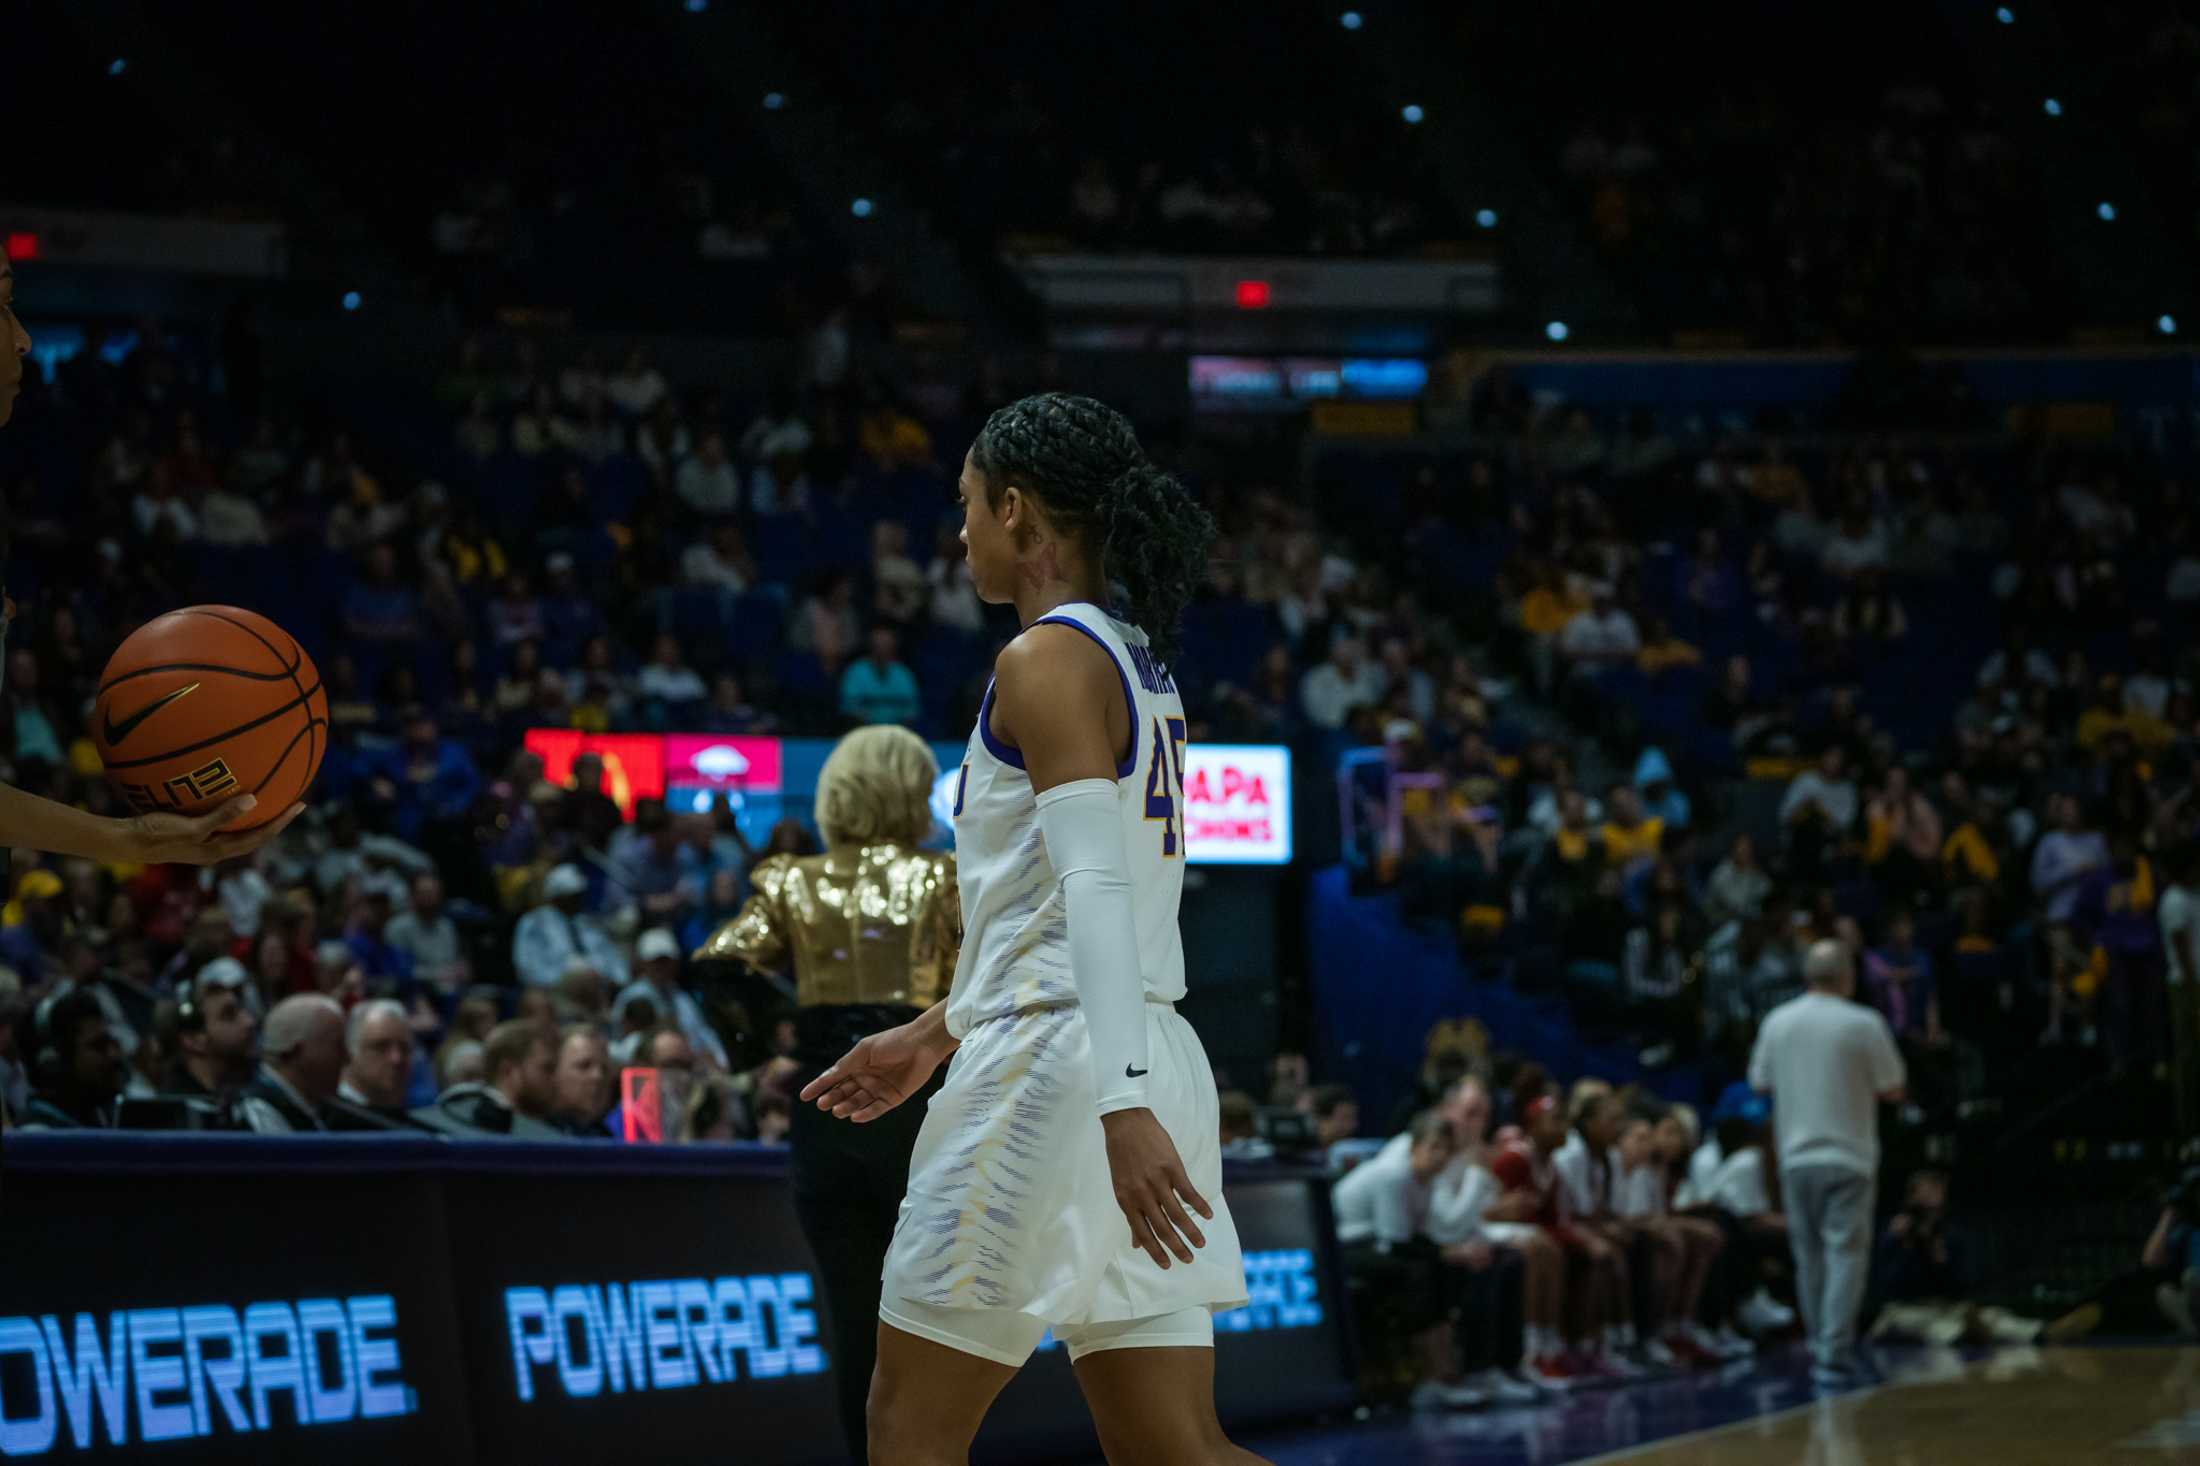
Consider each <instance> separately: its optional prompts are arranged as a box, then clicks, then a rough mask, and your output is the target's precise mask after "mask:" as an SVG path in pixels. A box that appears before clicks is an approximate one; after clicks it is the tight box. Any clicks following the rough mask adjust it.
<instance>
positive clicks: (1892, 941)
mask: <svg viewBox="0 0 2200 1466" xmlns="http://www.w3.org/2000/svg"><path fill="white" fill-rule="evenodd" d="M1863 960H1864V976H1865V980H1866V984H1867V988H1868V991H1869V993H1870V996H1871V1005H1872V1006H1873V1007H1874V1008H1877V1009H1878V1010H1879V1013H1880V1016H1881V1017H1883V1018H1885V1019H1886V1020H1887V1027H1888V1028H1889V1029H1891V1030H1892V1031H1893V1033H1894V1036H1895V1038H1896V1039H1897V1040H1899V1041H1900V1042H1901V1044H1902V1046H1903V1048H1904V1049H1905V1050H1913V1051H1914V1050H1917V1049H1926V1048H1934V1049H1937V1048H1942V1047H1945V1046H1946V1044H1947V1042H1948V1034H1947V1032H1946V1031H1945V1030H1944V1029H1942V1027H1941V1026H1940V987H1939V985H1938V983H1936V982H1935V981H1934V976H1933V957H1932V954H1931V953H1930V952H1927V951H1924V950H1922V949H1921V948H1919V947H1918V945H1917V923H1916V922H1915V921H1914V920H1913V919H1912V918H1911V916H1910V913H1908V912H1907V911H1897V912H1895V913H1894V914H1893V915H1892V916H1891V917H1889V918H1888V920H1887V939H1886V941H1884V942H1882V943H1881V944H1880V945H1879V946H1878V947H1877V948H1875V949H1873V950H1872V951H1870V952H1867V953H1865V954H1864V959H1863ZM1915 1057H1916V1056H1915V1053H1914V1052H1913V1054H1912V1062H1913V1063H1914V1062H1915Z"/></svg>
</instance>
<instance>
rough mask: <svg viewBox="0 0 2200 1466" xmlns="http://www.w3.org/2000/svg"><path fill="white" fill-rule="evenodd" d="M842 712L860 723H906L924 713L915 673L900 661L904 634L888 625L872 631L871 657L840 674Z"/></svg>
mask: <svg viewBox="0 0 2200 1466" xmlns="http://www.w3.org/2000/svg"><path fill="white" fill-rule="evenodd" d="M840 711H841V713H842V715H843V716H845V717H848V718H851V719H853V720H854V721H856V722H858V723H903V724H910V723H914V722H916V721H917V718H918V715H919V714H920V713H922V712H923V704H922V703H921V702H920V701H919V700H918V696H917V677H916V674H915V673H914V672H911V671H910V670H909V668H908V667H907V666H906V665H904V664H903V662H902V660H901V633H900V632H898V631H896V630H895V629H894V628H893V627H892V626H891V625H889V624H888V623H886V622H883V621H882V622H880V623H879V624H877V625H875V626H873V627H872V628H871V637H870V655H869V656H867V657H864V658H863V659H862V660H860V661H856V662H850V663H849V664H848V670H847V671H846V672H843V673H842V674H841V677H840Z"/></svg>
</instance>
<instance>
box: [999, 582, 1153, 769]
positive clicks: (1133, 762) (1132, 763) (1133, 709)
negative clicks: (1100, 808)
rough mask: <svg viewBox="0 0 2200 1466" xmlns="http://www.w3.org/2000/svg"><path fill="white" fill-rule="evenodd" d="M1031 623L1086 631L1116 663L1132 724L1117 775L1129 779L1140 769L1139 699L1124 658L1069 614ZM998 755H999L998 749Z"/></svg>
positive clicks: (1019, 762) (1096, 644)
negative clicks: (1126, 754)
mask: <svg viewBox="0 0 2200 1466" xmlns="http://www.w3.org/2000/svg"><path fill="white" fill-rule="evenodd" d="M1078 604H1080V605H1091V604H1092V603H1091V602H1090V601H1081V602H1079V603H1078ZM1093 609H1094V610H1096V611H1099V610H1100V608H1099V607H1098V606H1093ZM1100 614H1102V615H1103V616H1104V615H1106V614H1107V612H1105V611H1101V612H1100ZM1031 624H1032V625H1034V626H1073V627H1075V628H1076V629H1077V630H1079V631H1082V632H1083V633H1085V635H1087V636H1089V637H1091V638H1092V644H1093V645H1094V646H1096V647H1098V648H1100V650H1102V651H1104V652H1106V653H1107V654H1108V660H1109V661H1110V662H1112V663H1114V664H1115V680H1116V681H1118V682H1120V683H1122V684H1123V710H1124V711H1125V712H1127V713H1128V714H1130V725H1131V756H1130V757H1129V758H1127V759H1124V760H1123V761H1122V762H1121V763H1119V764H1117V765H1116V766H1115V777H1116V778H1118V779H1128V778H1129V777H1130V776H1131V775H1132V774H1133V773H1135V772H1136V771H1137V769H1138V733H1139V728H1138V699H1137V698H1135V697H1133V696H1131V679H1130V678H1129V677H1128V676H1126V675H1125V674H1124V671H1123V659H1122V658H1121V657H1118V656H1117V655H1116V654H1115V648H1114V647H1112V646H1109V645H1108V644H1107V641H1106V640H1105V639H1104V638H1102V636H1101V635H1100V633H1099V632H1097V631H1095V630H1093V629H1092V628H1091V627H1090V626H1087V625H1086V624H1085V623H1084V622H1082V621H1075V620H1072V619H1071V618H1069V617H1067V616H1041V617H1040V618H1039V619H1038V620H1036V621H1034V622H1032V623H1031ZM978 726H979V727H981V728H983V727H984V726H985V724H984V723H982V722H981V723H980V724H979V725H978ZM986 747H988V748H992V747H993V740H992V738H991V737H990V736H989V737H988V738H987V739H986ZM996 756H998V751H997V750H996ZM1016 767H1017V768H1019V769H1020V768H1022V767H1023V763H1022V761H1021V760H1019V761H1018V762H1017V764H1016Z"/></svg>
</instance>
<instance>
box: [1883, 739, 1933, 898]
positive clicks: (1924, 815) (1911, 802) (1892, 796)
mask: <svg viewBox="0 0 2200 1466" xmlns="http://www.w3.org/2000/svg"><path fill="white" fill-rule="evenodd" d="M1864 821H1865V834H1864V863H1865V864H1866V865H1868V866H1871V867H1873V868H1874V874H1875V875H1876V876H1877V877H1878V879H1879V880H1880V882H1881V883H1882V884H1883V885H1884V886H1885V887H1886V889H1887V890H1888V891H1889V892H1891V893H1892V894H1894V895H1896V896H1898V897H1900V898H1903V899H1909V898H1912V897H1914V896H1915V895H1916V894H1917V893H1918V892H1919V891H1920V890H1922V889H1924V888H1925V887H1926V886H1928V885H1929V884H1930V883H1931V882H1933V881H1934V880H1935V879H1936V878H1937V875H1938V872H1939V868H1940V851H1941V844H1942V840H1941V826H1940V815H1939V814H1938V812H1936V811H1935V810H1934V809H1933V805H1932V801H1931V800H1929V799H1927V798H1926V797H1925V795H1924V793H1923V791H1921V790H1918V789H1916V788H1914V787H1912V786H1911V784H1910V771H1909V770H1908V769H1906V768H1904V767H1902V765H1900V764H1896V765H1894V766H1893V767H1892V768H1890V769H1888V770H1887V779H1886V783H1885V784H1883V785H1882V786H1881V787H1880V789H1879V792H1878V793H1876V794H1874V795H1873V796H1872V798H1871V800H1870V802H1869V803H1868V804H1866V805H1865V807H1864Z"/></svg>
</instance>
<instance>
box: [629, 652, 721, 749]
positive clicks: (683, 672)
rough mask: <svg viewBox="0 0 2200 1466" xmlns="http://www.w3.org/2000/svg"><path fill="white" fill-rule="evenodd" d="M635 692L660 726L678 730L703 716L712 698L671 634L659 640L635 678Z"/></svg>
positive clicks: (700, 676)
mask: <svg viewBox="0 0 2200 1466" xmlns="http://www.w3.org/2000/svg"><path fill="white" fill-rule="evenodd" d="M634 690H635V691H636V692H638V693H640V694H641V698H642V702H643V704H644V705H645V706H646V707H647V708H649V709H650V710H651V711H652V713H653V715H654V721H655V722H656V723H657V724H658V725H660V726H671V727H679V726H680V725H681V724H682V723H683V722H684V721H687V720H690V719H692V718H693V716H694V715H695V714H697V713H699V712H701V711H702V707H703V704H704V703H705V702H706V701H708V700H709V698H710V689H709V687H707V686H706V685H704V682H703V678H702V675H701V674H700V673H698V672H697V671H696V670H695V669H694V668H693V667H690V666H689V665H688V664H687V659H686V657H685V656H684V655H683V654H682V653H681V651H680V640H679V638H678V637H675V636H671V635H669V634H667V635H661V636H659V637H658V638H657V640H656V641H655V642H654V643H653V644H652V646H651V648H650V654H649V660H648V661H646V662H644V663H643V664H642V669H641V672H640V674H639V675H638V676H637V677H636V678H635V684H634Z"/></svg>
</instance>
